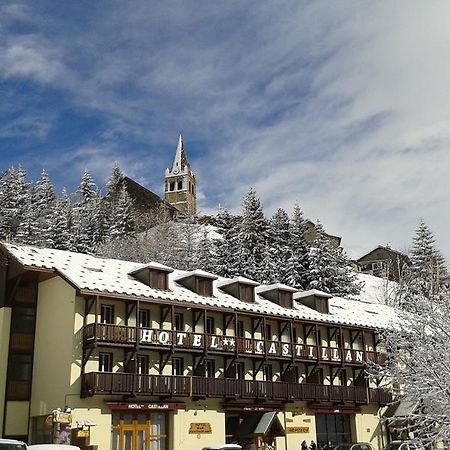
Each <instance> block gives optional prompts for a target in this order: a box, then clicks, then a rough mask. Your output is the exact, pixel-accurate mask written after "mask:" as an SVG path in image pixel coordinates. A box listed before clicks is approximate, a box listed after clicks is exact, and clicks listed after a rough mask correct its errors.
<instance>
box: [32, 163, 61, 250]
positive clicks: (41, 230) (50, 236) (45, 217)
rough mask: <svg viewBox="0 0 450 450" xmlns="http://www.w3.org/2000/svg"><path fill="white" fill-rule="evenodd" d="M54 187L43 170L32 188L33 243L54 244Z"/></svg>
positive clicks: (41, 244) (51, 245)
mask: <svg viewBox="0 0 450 450" xmlns="http://www.w3.org/2000/svg"><path fill="white" fill-rule="evenodd" d="M55 202H56V196H55V188H54V186H53V184H52V182H51V181H50V178H49V176H48V174H47V172H46V171H45V170H43V171H42V173H41V176H40V178H39V180H38V181H37V182H36V184H35V188H34V201H33V205H34V208H35V210H36V227H37V232H36V237H35V244H36V245H39V246H42V247H49V248H53V247H54V245H55V226H56V225H55V223H54V221H55V220H56V217H55V216H56V214H55Z"/></svg>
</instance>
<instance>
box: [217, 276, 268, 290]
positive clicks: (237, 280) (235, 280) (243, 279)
mask: <svg viewBox="0 0 450 450" xmlns="http://www.w3.org/2000/svg"><path fill="white" fill-rule="evenodd" d="M234 283H242V284H248V285H250V286H259V285H260V283H258V282H257V281H254V280H250V278H246V277H235V278H226V279H224V280H223V281H219V282H218V283H217V287H218V288H220V287H222V286H229V285H230V284H234Z"/></svg>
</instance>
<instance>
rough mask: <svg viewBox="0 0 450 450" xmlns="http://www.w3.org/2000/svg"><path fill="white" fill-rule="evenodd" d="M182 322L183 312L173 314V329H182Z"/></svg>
mask: <svg viewBox="0 0 450 450" xmlns="http://www.w3.org/2000/svg"><path fill="white" fill-rule="evenodd" d="M183 328H184V323H183V314H181V313H175V314H174V316H173V329H174V330H176V331H183Z"/></svg>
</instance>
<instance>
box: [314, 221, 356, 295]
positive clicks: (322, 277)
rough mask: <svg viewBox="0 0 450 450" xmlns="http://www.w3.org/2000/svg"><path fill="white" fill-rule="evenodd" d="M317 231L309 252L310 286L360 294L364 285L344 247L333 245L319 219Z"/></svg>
mask: <svg viewBox="0 0 450 450" xmlns="http://www.w3.org/2000/svg"><path fill="white" fill-rule="evenodd" d="M316 233H317V235H316V238H315V239H314V242H313V243H312V245H311V249H310V252H309V264H310V270H309V277H308V278H309V288H310V289H318V290H320V291H324V292H328V293H330V294H333V295H337V296H341V297H345V296H347V295H357V294H359V292H360V291H361V288H362V285H361V284H360V283H358V281H357V277H356V273H354V272H353V271H352V269H351V266H350V260H349V259H348V257H347V255H346V254H345V252H344V250H343V249H342V247H333V245H332V244H331V242H330V240H329V239H328V238H327V236H326V233H325V230H324V229H323V226H322V224H321V223H320V222H319V221H318V222H317V224H316Z"/></svg>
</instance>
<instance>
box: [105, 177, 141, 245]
mask: <svg viewBox="0 0 450 450" xmlns="http://www.w3.org/2000/svg"><path fill="white" fill-rule="evenodd" d="M135 230H136V225H135V219H134V209H133V201H132V200H131V197H130V195H129V194H128V192H127V190H126V187H125V186H124V185H122V186H121V187H120V192H119V196H118V197H117V199H116V201H114V202H113V203H112V211H111V216H110V226H109V236H110V238H111V239H121V238H124V237H126V236H128V235H130V234H132V233H134V231H135Z"/></svg>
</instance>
